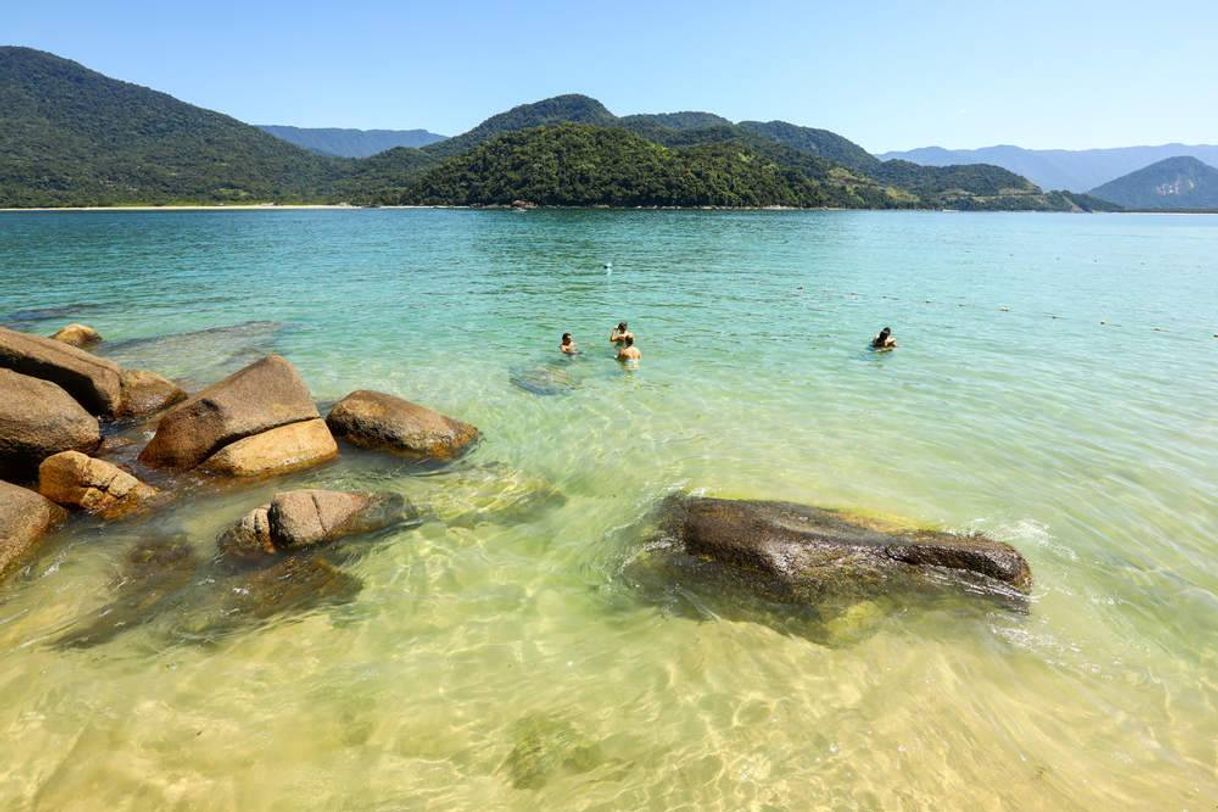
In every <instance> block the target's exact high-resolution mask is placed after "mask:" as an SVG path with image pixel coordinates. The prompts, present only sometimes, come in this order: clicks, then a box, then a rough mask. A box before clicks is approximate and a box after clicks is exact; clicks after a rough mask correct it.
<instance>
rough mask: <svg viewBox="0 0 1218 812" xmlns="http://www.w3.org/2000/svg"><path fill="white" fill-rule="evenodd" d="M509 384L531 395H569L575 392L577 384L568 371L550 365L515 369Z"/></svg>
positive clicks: (509, 375)
mask: <svg viewBox="0 0 1218 812" xmlns="http://www.w3.org/2000/svg"><path fill="white" fill-rule="evenodd" d="M508 382H509V383H511V384H512V386H515V387H516V388H517V389H523V390H524V391H526V392H528V393H529V394H531V395H542V396H543V397H544V396H551V395H567V394H570V393H571V392H573V391H575V389H576V388H577V386H576V383H575V381H574V380H572V378H571V372H570V370H568V369H563V368H562V367H559V366H555V365H552V364H548V365H546V366H539V367H528V368H525V367H522V368H519V369H513V370H512V371H511V372H510V373H509V374H508Z"/></svg>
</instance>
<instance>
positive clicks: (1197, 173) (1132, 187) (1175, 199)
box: [1091, 155, 1218, 209]
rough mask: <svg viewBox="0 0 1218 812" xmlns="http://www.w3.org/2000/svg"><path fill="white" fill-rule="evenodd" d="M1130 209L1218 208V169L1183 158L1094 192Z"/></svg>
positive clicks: (1135, 174)
mask: <svg viewBox="0 0 1218 812" xmlns="http://www.w3.org/2000/svg"><path fill="white" fill-rule="evenodd" d="M1091 195H1093V196H1094V197H1098V198H1100V199H1102V200H1108V201H1111V202H1113V203H1116V204H1118V205H1120V206H1124V207H1125V208H1127V209H1218V169H1215V168H1214V167H1212V166H1210V165H1209V164H1204V163H1202V162H1201V161H1199V160H1197V159H1196V158H1193V157H1191V156H1186V155H1180V156H1176V157H1175V158H1166V159H1164V160H1162V161H1159V162H1158V163H1153V164H1151V165H1150V166H1147V167H1144V168H1142V169H1139V170H1137V171H1136V172H1130V173H1129V174H1128V175H1125V176H1123V177H1120V178H1117V179H1116V180H1113V181H1109V182H1108V183H1105V184H1104V185H1103V186H1097V187H1096V188H1094V189H1092V190H1091Z"/></svg>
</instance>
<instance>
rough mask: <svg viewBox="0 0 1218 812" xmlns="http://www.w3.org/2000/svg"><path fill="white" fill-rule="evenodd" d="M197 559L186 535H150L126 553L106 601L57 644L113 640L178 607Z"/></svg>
mask: <svg viewBox="0 0 1218 812" xmlns="http://www.w3.org/2000/svg"><path fill="white" fill-rule="evenodd" d="M200 565H201V562H200V560H199V556H198V554H197V553H196V552H195V550H194V548H193V547H192V546H191V545H190V543H189V542H188V541H186V540H184V539H171V540H161V539H153V540H146V541H141V542H139V543H137V544H136V545H135V546H134V547H133V548H131V550H130V551H129V552H128V553H127V560H126V562H124V566H123V569H122V573H121V574H120V575H119V577H118V578H117V579H116V582H115V584H114V586H115V589H116V592H117V594H116V595H115V598H114V600H113V601H111V602H110V603H108V604H106V605H105V606H103V607H101V608H100V609H98V610H97V611H95V612H93V613H92V614H90V615H89V616H88V618H87V620H86V621H85V622H83V623H81V624H79V625H78V626H77V627H76V628H75V629H73V630H72V631H70V632H68V633H67V634H65V635H63V636H62V637H60V638H59V639H58V640H56V641H55V645H56V646H57V647H59V648H87V647H89V646H96V645H99V644H101V643H105V642H108V641H110V640H113V639H114V638H115V637H117V636H118V635H120V634H122V633H123V632H125V631H130V630H131V629H134V628H137V627H139V626H142V625H144V624H145V623H148V622H149V621H150V620H152V619H154V618H156V617H157V616H159V615H160V614H162V613H164V612H165V611H167V610H169V609H172V608H174V607H176V606H177V605H178V603H179V599H180V598H181V597H182V595H183V591H184V590H185V589H186V587H188V586H189V585H190V583H191V581H192V580H193V579H194V575H195V573H196V572H197V571H198V570H199V568H200Z"/></svg>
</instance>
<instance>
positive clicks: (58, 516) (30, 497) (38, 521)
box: [0, 482, 68, 578]
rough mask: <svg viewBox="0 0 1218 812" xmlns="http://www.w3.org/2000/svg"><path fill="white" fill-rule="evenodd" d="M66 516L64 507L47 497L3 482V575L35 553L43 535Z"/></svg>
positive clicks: (0, 564) (0, 532) (0, 490)
mask: <svg viewBox="0 0 1218 812" xmlns="http://www.w3.org/2000/svg"><path fill="white" fill-rule="evenodd" d="M67 518H68V514H67V513H66V512H65V511H64V509H63V508H61V507H59V505H56V504H55V503H54V502H51V501H50V500H48V499H46V498H45V497H43V496H40V495H39V494H37V493H34V492H33V491H31V490H29V489H27V488H21V487H18V486H17V485H10V484H9V483H7V482H0V578H3V577H4V576H6V575H8V574H9V573H11V572H12V571H13V570H15V569H16V568H17V567H19V566H20V565H21V564H22V563H23V562H24V561H26V560H27V559H28V558H29V557H30V556H31V555H33V553H34V551H35V550H37V549H38V546H39V544H40V543H41V542H42V539H43V537H44V536H46V534H47V533H49V532H51V531H52V530H54V529H55V528H56V527H58V526H59V525H60V524H62V523H63V522H64V520H65V519H67Z"/></svg>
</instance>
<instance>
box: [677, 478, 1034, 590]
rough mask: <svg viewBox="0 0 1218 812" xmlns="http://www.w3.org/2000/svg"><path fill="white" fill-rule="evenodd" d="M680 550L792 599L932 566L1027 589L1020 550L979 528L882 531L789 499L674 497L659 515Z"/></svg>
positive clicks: (971, 580) (984, 582) (975, 582)
mask: <svg viewBox="0 0 1218 812" xmlns="http://www.w3.org/2000/svg"><path fill="white" fill-rule="evenodd" d="M663 526H664V529H665V531H666V532H667V533H668V534H669V535H670V536H671V537H672V538H674V539H676V540H677V541H678V542H679V543H680V544H681V546H682V547H683V549H684V552H686V553H688V554H690V555H694V556H698V557H701V558H705V559H709V560H712V561H716V562H718V563H720V564H722V565H725V566H728V567H731V568H733V569H735V570H736V571H738V572H739V573H740V574H741V577H743V578H746V579H748V580H750V581H752V582H754V583H755V584H756V585H757V587H758V588H760V589H763V590H766V591H768V592H771V593H773V594H776V595H779V596H783V597H790V598H792V599H795V600H800V601H804V600H814V599H815V598H816V597H817V596H818V595H819V594H821V593H823V592H832V591H835V590H838V589H839V588H843V587H844V588H846V589H848V590H849V589H855V588H857V587H860V586H866V585H870V584H883V583H884V582H886V581H887V580H889V579H891V578H893V577H907V576H910V575H915V574H918V573H922V572H927V571H930V570H934V571H935V573H936V574H937V575H946V576H948V577H950V578H954V579H958V580H960V581H962V582H967V583H968V584H970V585H972V586H976V587H981V588H985V587H990V588H994V589H1003V590H1016V591H1018V592H1027V590H1028V589H1029V588H1030V587H1031V585H1032V573H1031V571H1030V570H1029V568H1028V564H1027V562H1026V561H1025V560H1024V558H1023V556H1021V555H1020V554H1019V552H1018V551H1016V550H1015V548H1014V547H1011V546H1010V545H1009V544H1005V543H1003V542H999V541H992V540H990V539H987V538H985V537H984V536H980V535H971V536H958V535H954V534H951V533H940V532H935V531H930V530H922V531H916V532H884V531H882V530H878V529H875V528H873V527H869V526H867V525H865V524H863V523H861V522H860V521H856V520H852V519H851V518H849V517H847V516H845V515H843V514H841V513H838V512H836V511H831V510H824V509H821V508H814V507H807V506H804V505H796V504H792V503H790V502H764V501H745V500H729V499H709V498H702V497H689V496H683V497H676V498H673V499H671V500H670V501H669V503H668V504H667V506H666V508H665V516H664V519H663Z"/></svg>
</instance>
